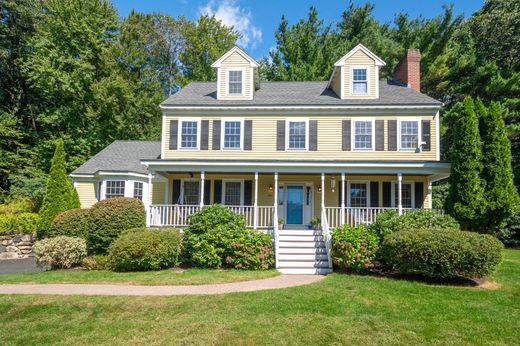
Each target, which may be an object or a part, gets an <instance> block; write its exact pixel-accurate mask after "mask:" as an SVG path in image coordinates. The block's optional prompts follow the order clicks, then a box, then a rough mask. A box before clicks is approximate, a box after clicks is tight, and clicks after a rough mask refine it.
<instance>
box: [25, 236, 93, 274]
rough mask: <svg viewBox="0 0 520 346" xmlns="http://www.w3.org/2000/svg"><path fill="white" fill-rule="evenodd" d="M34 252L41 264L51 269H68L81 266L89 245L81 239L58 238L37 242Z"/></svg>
mask: <svg viewBox="0 0 520 346" xmlns="http://www.w3.org/2000/svg"><path fill="white" fill-rule="evenodd" d="M33 252H34V254H35V256H36V259H37V261H38V263H39V264H41V265H43V266H45V267H50V268H51V269H60V268H63V269H68V268H72V267H74V266H77V265H80V264H81V262H82V260H83V258H84V257H85V256H86V255H87V245H86V244H85V240H83V239H81V238H73V237H66V236H58V237H55V238H48V239H43V240H40V241H37V242H36V243H35V244H34V246H33Z"/></svg>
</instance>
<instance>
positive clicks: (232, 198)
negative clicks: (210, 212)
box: [224, 181, 241, 205]
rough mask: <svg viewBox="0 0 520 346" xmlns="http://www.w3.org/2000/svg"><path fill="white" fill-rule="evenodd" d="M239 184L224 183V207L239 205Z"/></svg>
mask: <svg viewBox="0 0 520 346" xmlns="http://www.w3.org/2000/svg"><path fill="white" fill-rule="evenodd" d="M240 192H241V183H240V182H238V181H237V182H235V181H233V182H231V181H228V182H226V190H225V197H224V204H225V205H240V195H241V193H240Z"/></svg>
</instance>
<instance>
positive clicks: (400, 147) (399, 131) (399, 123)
mask: <svg viewBox="0 0 520 346" xmlns="http://www.w3.org/2000/svg"><path fill="white" fill-rule="evenodd" d="M403 121H407V122H412V121H415V122H416V123H417V131H418V133H417V147H415V148H403V147H402V146H401V139H402V135H401V123H402V122H403ZM397 137H398V138H397V149H398V150H399V151H417V150H418V149H419V148H420V147H421V143H422V122H421V119H419V118H406V119H397Z"/></svg>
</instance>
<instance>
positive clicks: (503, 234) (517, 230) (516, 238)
mask: <svg viewBox="0 0 520 346" xmlns="http://www.w3.org/2000/svg"><path fill="white" fill-rule="evenodd" d="M495 233H496V235H497V237H498V239H500V240H501V241H502V242H503V243H504V245H506V246H520V210H518V211H517V212H516V213H515V214H513V215H512V216H511V217H509V218H508V219H507V220H505V221H504V222H503V223H502V225H500V226H499V227H498V228H497V229H496V231H495Z"/></svg>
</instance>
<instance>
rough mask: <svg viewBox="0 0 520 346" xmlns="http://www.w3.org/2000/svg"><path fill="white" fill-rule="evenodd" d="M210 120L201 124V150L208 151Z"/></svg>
mask: <svg viewBox="0 0 520 346" xmlns="http://www.w3.org/2000/svg"><path fill="white" fill-rule="evenodd" d="M208 135H209V120H202V121H201V122H200V150H208V140H209V139H208Z"/></svg>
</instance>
